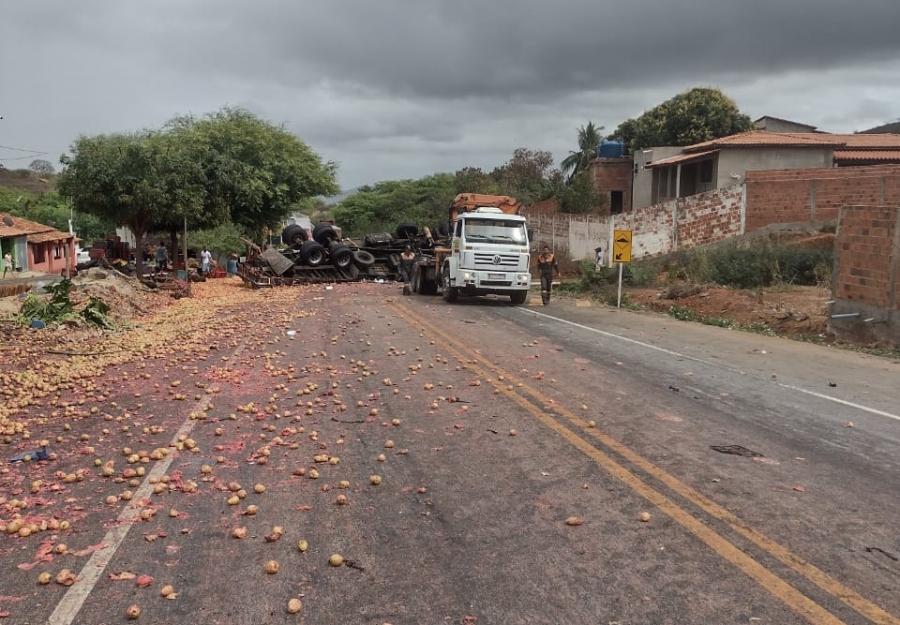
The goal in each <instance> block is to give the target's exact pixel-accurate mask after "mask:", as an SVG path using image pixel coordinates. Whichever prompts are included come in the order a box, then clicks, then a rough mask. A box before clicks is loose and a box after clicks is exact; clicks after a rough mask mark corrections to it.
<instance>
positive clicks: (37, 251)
mask: <svg viewBox="0 0 900 625" xmlns="http://www.w3.org/2000/svg"><path fill="white" fill-rule="evenodd" d="M46 260H47V257H46V255H45V254H44V246H43V244H41V243H39V244H37V245H35V246H34V264H35V265H39V264H41V263H43V262H44V261H46Z"/></svg>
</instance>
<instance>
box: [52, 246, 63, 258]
mask: <svg viewBox="0 0 900 625" xmlns="http://www.w3.org/2000/svg"><path fill="white" fill-rule="evenodd" d="M62 255H63V254H62V245H54V246H53V258H54V259H60V258H62Z"/></svg>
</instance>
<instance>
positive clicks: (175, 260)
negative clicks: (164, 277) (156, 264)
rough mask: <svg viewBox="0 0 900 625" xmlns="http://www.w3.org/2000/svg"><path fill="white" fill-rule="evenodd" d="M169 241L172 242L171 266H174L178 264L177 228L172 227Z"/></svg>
mask: <svg viewBox="0 0 900 625" xmlns="http://www.w3.org/2000/svg"><path fill="white" fill-rule="evenodd" d="M169 241H170V242H171V243H172V267H175V266H176V265H177V264H178V228H172V232H170V233H169Z"/></svg>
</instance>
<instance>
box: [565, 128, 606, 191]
mask: <svg viewBox="0 0 900 625" xmlns="http://www.w3.org/2000/svg"><path fill="white" fill-rule="evenodd" d="M601 130H603V126H599V127H598V126H595V125H594V122H588V123H587V125H586V126H582V127H581V128H579V129H578V151H577V152H574V151H573V152H569V155H568V156H567V157H566V158H564V159H563V161H562V163H561V167H562V170H563V173H567V174H568V181H569V182H572V179H573V178H574V177H575V176H576V175H577V174H578V173H579V172H581V171H584V170H585V169H587V166H588V163H590V162H591V159H592V158H594V157H595V156H596V155H597V146H599V145H600V141H601V140H602V139H603V137H601V136H600V131H601Z"/></svg>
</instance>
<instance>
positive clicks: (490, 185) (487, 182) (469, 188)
mask: <svg viewBox="0 0 900 625" xmlns="http://www.w3.org/2000/svg"><path fill="white" fill-rule="evenodd" d="M453 176H454V178H455V180H456V183H455V185H456V192H457V193H488V194H492V195H503V194H504V192H505V191H504V189H502V188H501V187H500V183H499V182H498V181H497V180H496V179H495V178H494V177H493V176H491V175H490V174H488V173H486V172H485V171H483V170H482V169H481V168H480V167H463V168H462V169H460V170H459V171H457V172H456V173H455V174H454V175H453Z"/></svg>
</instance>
